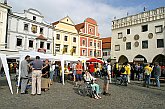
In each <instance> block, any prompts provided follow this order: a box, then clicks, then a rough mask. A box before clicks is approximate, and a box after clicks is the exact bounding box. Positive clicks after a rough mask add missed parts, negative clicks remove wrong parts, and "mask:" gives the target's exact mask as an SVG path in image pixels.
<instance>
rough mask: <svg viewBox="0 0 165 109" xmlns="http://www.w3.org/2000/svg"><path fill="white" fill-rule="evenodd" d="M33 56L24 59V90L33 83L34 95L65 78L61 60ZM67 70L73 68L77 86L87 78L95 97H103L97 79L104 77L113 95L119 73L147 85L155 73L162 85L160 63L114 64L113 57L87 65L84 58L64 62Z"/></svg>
mask: <svg viewBox="0 0 165 109" xmlns="http://www.w3.org/2000/svg"><path fill="white" fill-rule="evenodd" d="M30 60H31V59H30V56H28V55H27V56H26V57H25V59H24V60H23V61H22V62H21V85H20V87H21V94H26V93H28V92H27V86H28V84H29V83H31V95H33V96H34V95H36V94H37V95H41V91H42V90H43V91H47V90H49V89H50V86H51V84H53V81H58V82H59V83H61V82H62V67H61V63H60V62H55V63H54V62H50V61H49V60H48V59H46V60H44V62H43V61H41V59H40V57H39V56H36V59H35V60H33V61H30ZM64 72H65V73H67V72H71V73H69V74H71V76H72V81H73V82H74V83H75V87H77V86H78V85H81V84H83V82H84V81H87V82H89V83H92V84H90V85H91V87H92V91H93V92H94V98H95V99H101V96H100V89H101V87H100V85H99V84H97V82H96V80H98V79H99V78H102V79H103V80H104V83H103V89H102V94H103V95H110V93H108V87H109V84H110V83H112V78H114V81H116V80H117V78H118V77H121V76H122V77H124V78H126V81H127V83H128V84H129V83H130V82H131V80H135V79H137V80H138V81H140V80H144V86H147V87H149V85H150V78H151V75H152V76H154V77H155V80H156V85H157V87H160V81H159V77H160V75H161V68H160V66H159V63H155V64H154V65H152V66H150V64H145V65H144V64H143V65H142V64H137V63H133V64H132V65H130V64H129V63H125V64H122V65H121V64H118V63H115V64H114V65H112V64H111V62H110V60H107V62H104V63H103V64H98V63H97V64H95V63H92V62H91V63H89V64H87V65H86V67H84V63H83V64H82V63H81V62H80V61H78V62H72V63H69V64H68V65H67V64H65V65H64Z"/></svg>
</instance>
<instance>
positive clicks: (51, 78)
mask: <svg viewBox="0 0 165 109" xmlns="http://www.w3.org/2000/svg"><path fill="white" fill-rule="evenodd" d="M54 70H55V65H54V63H51V64H50V85H52V84H53V75H54V72H55V71H54Z"/></svg>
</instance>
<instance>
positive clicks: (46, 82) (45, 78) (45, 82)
mask: <svg viewBox="0 0 165 109" xmlns="http://www.w3.org/2000/svg"><path fill="white" fill-rule="evenodd" d="M49 78H50V65H49V60H48V59H46V60H45V65H44V67H43V68H42V78H41V89H44V91H47V90H48V89H49V87H50V79H49Z"/></svg>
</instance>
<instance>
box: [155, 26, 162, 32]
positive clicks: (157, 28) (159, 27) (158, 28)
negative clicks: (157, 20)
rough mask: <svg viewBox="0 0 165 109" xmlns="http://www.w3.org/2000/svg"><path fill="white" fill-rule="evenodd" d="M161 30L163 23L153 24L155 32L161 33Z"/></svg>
mask: <svg viewBox="0 0 165 109" xmlns="http://www.w3.org/2000/svg"><path fill="white" fill-rule="evenodd" d="M162 32H163V25H159V26H155V33H162Z"/></svg>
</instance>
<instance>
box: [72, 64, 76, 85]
mask: <svg viewBox="0 0 165 109" xmlns="http://www.w3.org/2000/svg"><path fill="white" fill-rule="evenodd" d="M72 72H73V81H74V82H75V81H76V63H75V62H74V63H73V64H72Z"/></svg>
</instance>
